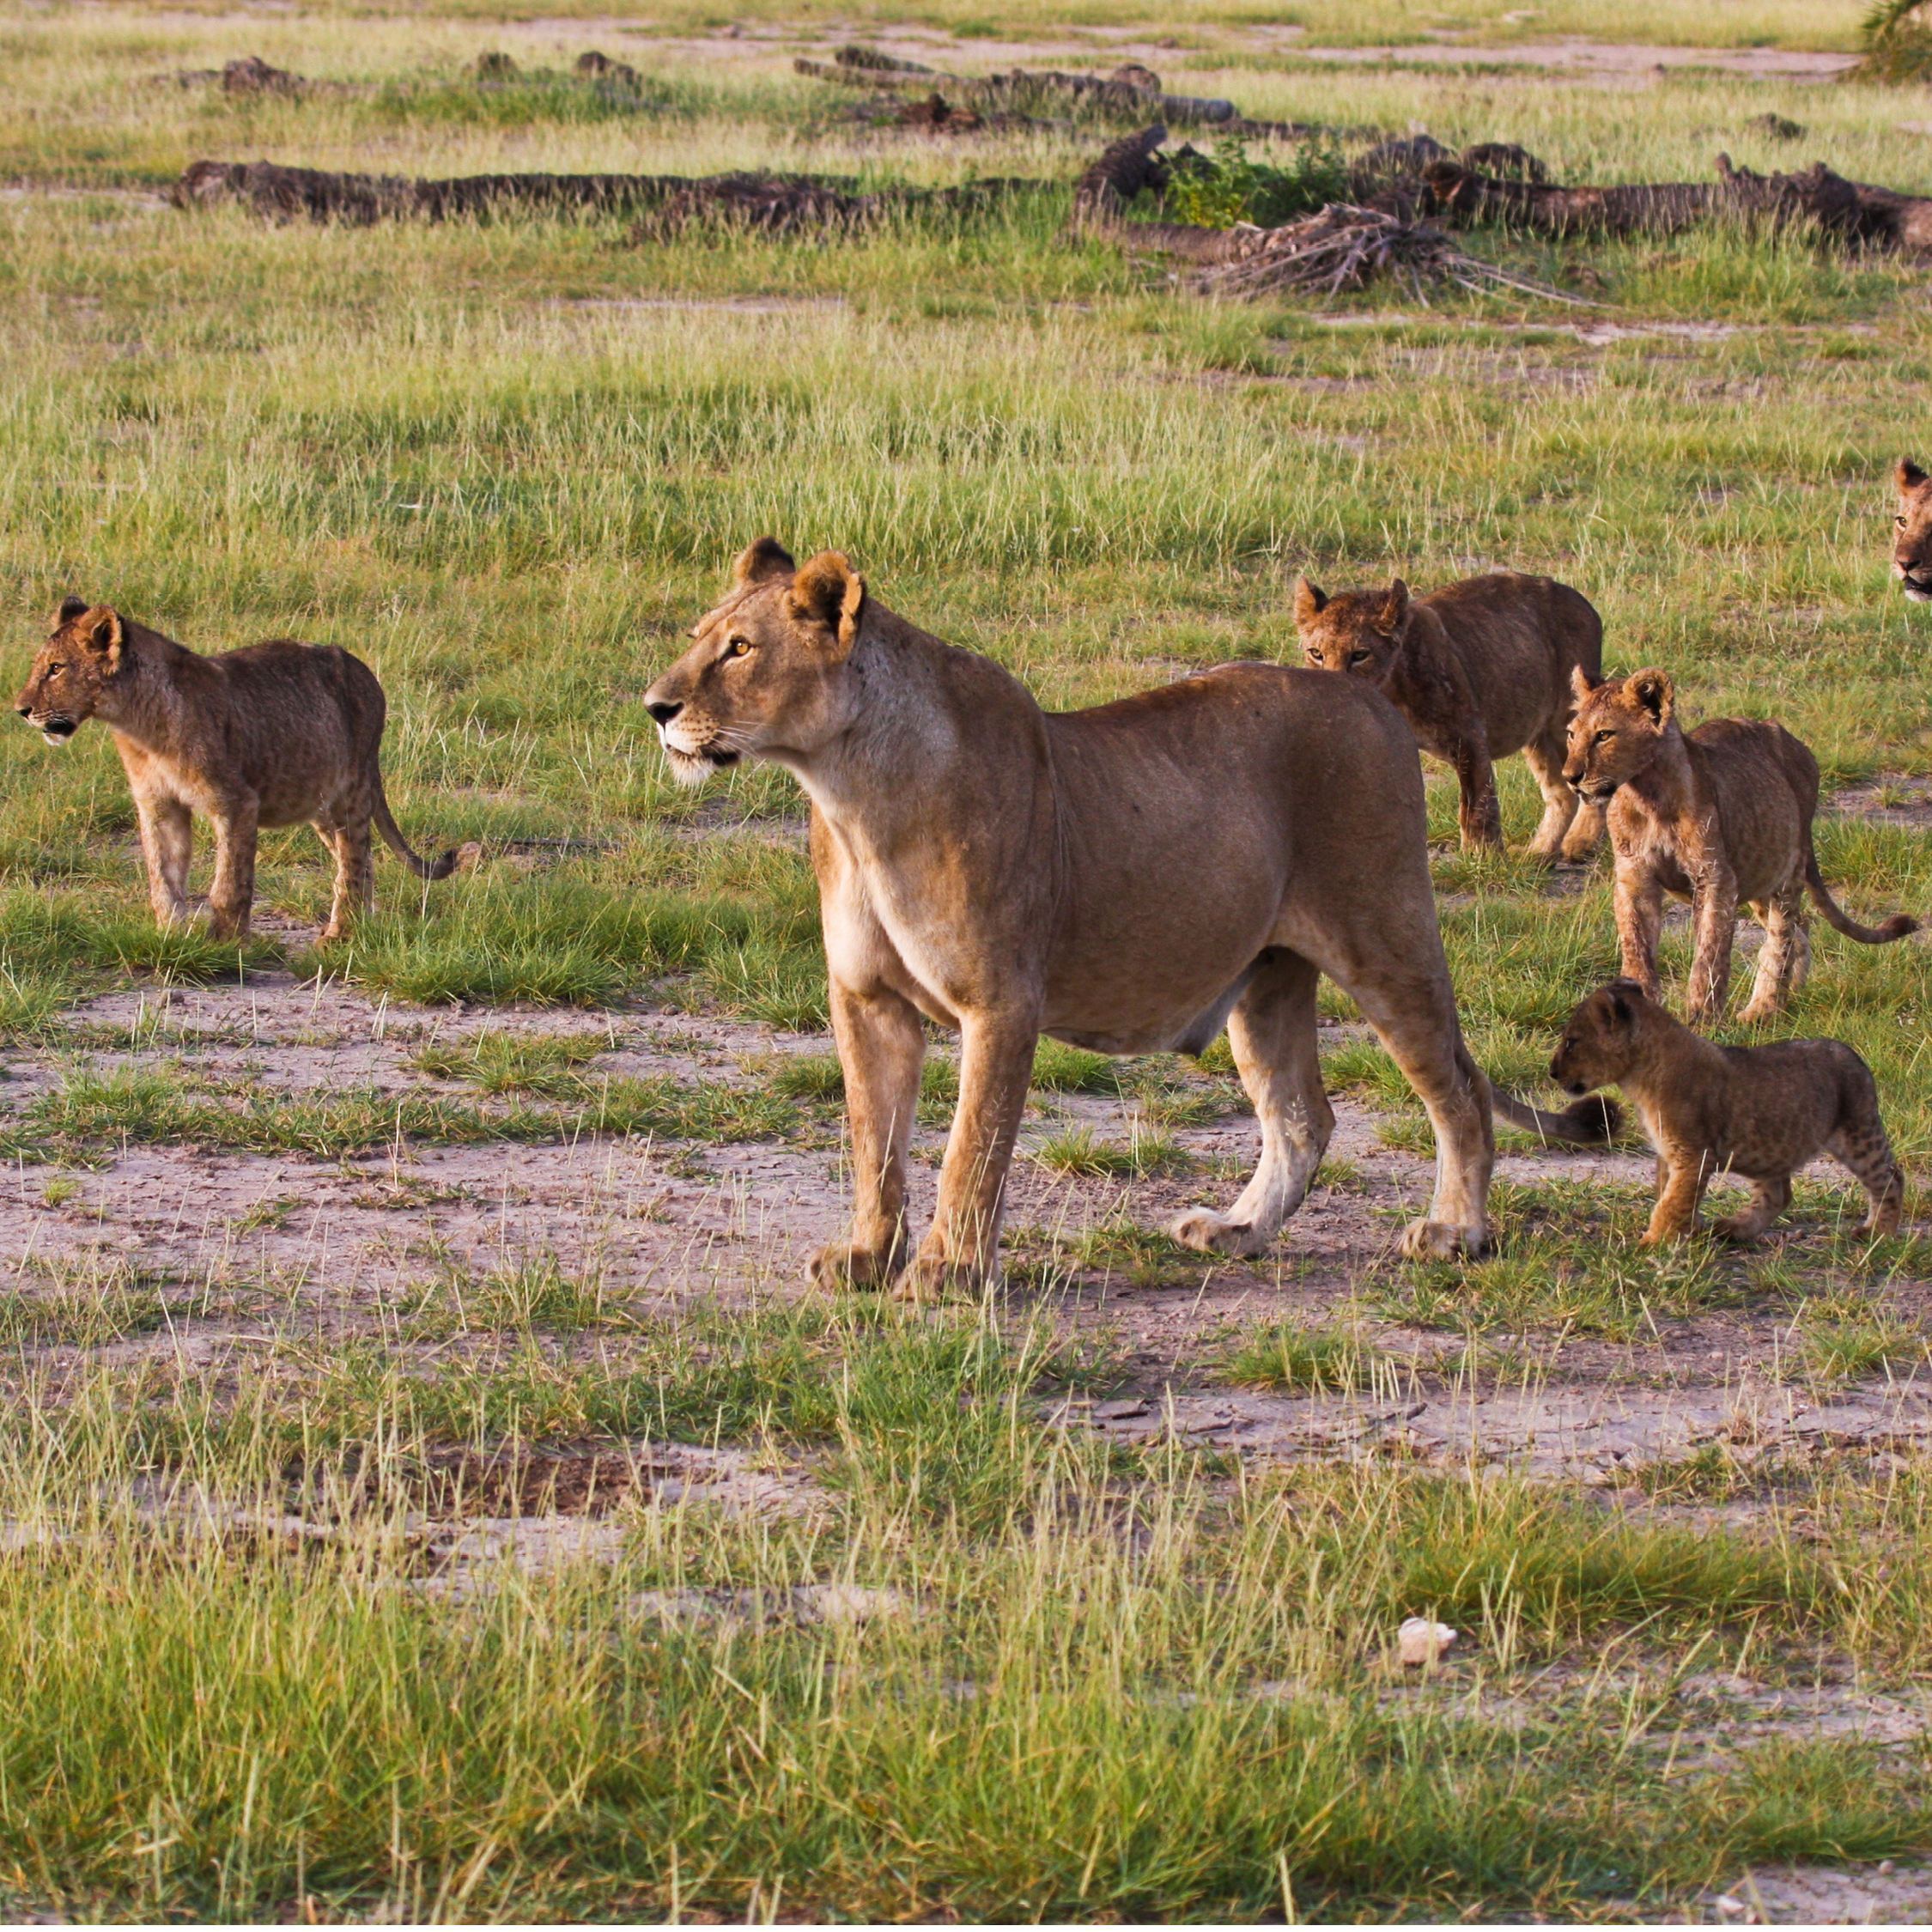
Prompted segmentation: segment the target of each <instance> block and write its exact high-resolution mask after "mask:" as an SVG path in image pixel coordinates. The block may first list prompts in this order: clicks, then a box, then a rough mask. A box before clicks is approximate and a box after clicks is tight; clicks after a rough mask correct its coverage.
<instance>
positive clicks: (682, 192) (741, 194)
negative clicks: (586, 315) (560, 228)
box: [167, 161, 1051, 240]
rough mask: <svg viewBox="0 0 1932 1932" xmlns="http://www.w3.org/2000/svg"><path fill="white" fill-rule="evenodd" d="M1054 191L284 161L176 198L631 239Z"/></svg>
mask: <svg viewBox="0 0 1932 1932" xmlns="http://www.w3.org/2000/svg"><path fill="white" fill-rule="evenodd" d="M1050 185H1051V184H1050V183H1048V182H1043V181H1036V180H1030V179H992V180H985V181H969V182H967V183H965V184H963V185H961V186H959V187H955V188H880V189H873V190H871V191H864V192H861V191H860V187H859V185H858V183H857V182H856V180H854V179H853V178H851V177H849V176H842V177H841V176H830V177H825V176H813V175H807V174H751V173H733V174H711V175H702V176H698V177H695V178H694V177H692V176H689V175H680V174H466V175H458V176H454V177H452V178H450V179H443V180H410V179H406V178H404V177H403V176H400V175H392V174H336V173H326V172H325V171H323V170H321V169H319V168H311V167H282V166H281V165H280V164H279V163H277V162H275V161H194V162H192V163H191V164H190V165H189V167H187V169H186V170H185V172H184V173H183V174H182V176H181V179H179V181H178V182H176V183H175V185H173V187H172V188H170V189H169V190H168V191H167V198H168V199H169V200H170V201H172V202H173V204H174V205H175V206H176V207H177V208H207V207H213V206H216V205H218V204H222V203H240V204H241V205H243V206H244V207H246V208H248V209H249V210H252V212H253V213H255V214H257V215H259V216H262V217H263V218H264V219H265V220H269V221H276V222H289V221H296V220H300V219H302V218H304V217H306V218H307V220H309V221H312V222H346V223H349V224H350V225H352V226H355V227H366V226H368V224H369V223H371V222H379V221H401V220H406V219H411V218H416V219H422V220H426V221H431V222H441V221H447V220H448V219H450V218H451V217H452V216H465V215H468V216H479V215H486V214H492V213H495V212H498V211H511V212H515V213H519V214H536V213H558V214H584V213H589V214H611V213H629V214H636V213H641V212H647V213H648V216H649V219H648V220H647V222H641V223H640V224H639V225H638V226H637V227H635V228H633V230H632V232H631V239H632V240H653V239H656V238H657V237H659V236H660V235H663V234H671V233H674V232H679V231H682V230H683V229H685V228H689V227H690V226H691V224H692V223H694V222H705V221H711V222H720V223H722V224H725V225H734V226H738V227H742V228H754V229H759V230H762V231H765V232H768V233H780V234H783V233H791V232H795V231H799V230H802V229H807V228H819V229H829V228H855V227H859V226H861V225H864V224H865V223H867V222H877V221H880V220H883V219H884V218H886V217H888V216H892V215H896V214H901V213H908V212H911V211H914V210H926V211H933V212H938V211H950V212H954V213H963V212H970V211H974V210H979V209H981V208H984V207H985V206H987V204H990V203H992V202H993V201H995V200H998V199H999V198H1000V197H1003V196H1005V195H1010V194H1013V193H1016V192H1018V191H1022V190H1027V189H1039V188H1045V187H1048V186H1050Z"/></svg>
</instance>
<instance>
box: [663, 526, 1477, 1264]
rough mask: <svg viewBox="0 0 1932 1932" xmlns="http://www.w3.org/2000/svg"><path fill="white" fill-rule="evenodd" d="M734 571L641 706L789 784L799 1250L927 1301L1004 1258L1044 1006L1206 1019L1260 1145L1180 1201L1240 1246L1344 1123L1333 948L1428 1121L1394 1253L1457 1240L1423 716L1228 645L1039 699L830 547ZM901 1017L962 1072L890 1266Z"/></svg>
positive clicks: (1453, 1131) (722, 756)
mask: <svg viewBox="0 0 1932 1932" xmlns="http://www.w3.org/2000/svg"><path fill="white" fill-rule="evenodd" d="M734 578H735V581H734V583H733V586H732V589H731V590H730V592H728V593H727V594H726V598H725V599H724V601H723V602H722V603H721V604H720V605H718V607H717V608H716V609H715V610H714V611H711V612H710V614H709V615H708V616H707V617H704V618H702V620H701V621H700V622H699V623H698V625H697V627H696V629H695V630H694V631H693V632H692V634H691V635H693V636H694V637H695V638H696V643H695V644H693V645H692V647H691V648H690V650H688V651H687V652H686V653H684V654H683V657H681V658H680V659H678V660H677V663H676V664H674V665H672V666H671V669H670V670H669V671H665V674H664V675H663V676H662V677H659V679H658V680H657V681H656V683H653V685H652V686H651V688H650V689H649V690H647V692H646V693H645V703H646V705H647V707H648V708H649V711H650V714H651V715H652V717H653V719H654V720H656V721H657V725H658V728H659V734H660V736H661V738H662V740H663V744H664V747H665V752H666V753H667V755H668V756H669V758H670V762H671V770H672V771H673V772H674V773H675V774H676V775H677V776H678V777H679V778H681V779H683V781H686V782H687V783H691V784H696V783H697V782H699V781H702V780H703V779H704V778H706V777H707V776H708V775H710V774H711V773H713V772H714V771H717V770H720V769H722V768H724V767H726V766H728V765H731V764H733V763H735V762H737V761H738V759H740V758H747V757H750V758H762V759H767V760H769V761H770V762H774V763H775V764H779V765H782V766H783V767H784V768H785V769H787V770H788V771H790V772H791V773H793V775H795V776H796V777H797V778H798V780H799V783H800V784H802V785H803V786H804V787H805V792H806V793H807V795H808V796H809V798H810V799H811V807H812V811H811V860H812V866H813V868H814V870H815V871H816V872H817V875H818V884H819V893H820V898H821V902H822V906H823V920H824V934H825V957H826V963H827V966H828V968H829V976H830V981H831V1011H832V1026H833V1030H834V1033H835V1036H836V1038H837V1042H838V1049H839V1059H840V1061H841V1065H842V1066H843V1067H844V1070H845V1086H846V1097H847V1105H848V1111H849V1115H850V1119H851V1128H852V1142H853V1152H854V1171H855V1194H856V1200H855V1205H854V1221H853V1227H852V1232H851V1238H850V1239H849V1240H848V1241H847V1242H840V1243H838V1244H836V1245H835V1246H832V1247H829V1248H827V1249H824V1250H823V1252H822V1253H820V1254H819V1255H817V1257H816V1258H815V1259H814V1260H813V1261H812V1263H811V1278H812V1279H814V1280H815V1281H817V1282H819V1283H822V1284H831V1283H835V1282H839V1281H846V1282H849V1283H851V1284H853V1285H858V1286H867V1287H869V1286H877V1285H884V1284H887V1283H889V1282H892V1283H895V1284H896V1292H897V1293H898V1294H900V1295H902V1296H904V1297H908V1298H918V1297H920V1296H921V1295H922V1294H924V1293H926V1292H928V1291H941V1292H943V1291H946V1290H947V1289H949V1288H952V1289H957V1290H960V1291H974V1290H975V1289H976V1288H977V1287H978V1286H979V1285H981V1284H982V1283H984V1282H986V1281H987V1280H989V1279H991V1278H992V1277H993V1274H994V1273H995V1271H996V1268H997V1257H998V1250H999V1214H1000V1204H1001V1196H1002V1194H1003V1191H1004V1188H1005V1180H1006V1170H1007V1166H1008V1163H1009V1162H1010V1161H1011V1159H1012V1151H1013V1143H1014V1138H1015V1135H1016V1134H1017V1133H1018V1127H1019V1123H1020V1115H1021V1113H1022V1111H1023V1109H1024V1107H1025V1104H1026V1093H1027V1084H1028V1080H1029V1077H1030V1072H1031V1070H1032V1066H1033V1054H1034V1048H1035V1045H1036V1042H1037V1040H1038V1037H1039V1036H1040V1035H1041V1034H1042V1032H1046V1033H1050V1034H1052V1035H1053V1036H1054V1037H1055V1038H1057V1039H1060V1040H1066V1041H1069V1042H1072V1043H1073V1044H1075V1045H1077V1046H1081V1047H1085V1048H1091V1049H1094V1050H1096V1051H1098V1052H1102V1053H1110V1054H1144V1053H1160V1052H1170V1051H1175V1052H1186V1053H1199V1052H1200V1051H1201V1050H1202V1049H1204V1048H1206V1046H1207V1045H1208V1044H1209V1042H1212V1040H1213V1039H1214V1038H1215V1036H1217V1035H1218V1033H1219V1032H1220V1030H1221V1029H1222V1027H1223V1025H1224V1024H1225V1025H1226V1026H1227V1028H1228V1030H1229V1034H1230V1039H1231V1042H1232V1043H1233V1048H1234V1054H1235V1062H1236V1066H1237V1067H1238V1069H1239V1071H1240V1074H1241V1078H1242V1084H1243V1085H1244V1086H1245V1087H1246V1089H1247V1091H1248V1092H1249V1096H1250V1097H1252V1099H1253V1101H1254V1103H1255V1111H1256V1113H1257V1115H1259V1117H1260V1120H1261V1164H1260V1166H1259V1168H1258V1169H1257V1170H1256V1171H1255V1177H1254V1179H1253V1180H1252V1181H1251V1182H1249V1185H1248V1187H1247V1188H1246V1189H1245V1190H1244V1191H1243V1192H1242V1195H1241V1198H1240V1199H1239V1200H1237V1201H1236V1203H1235V1204H1234V1206H1233V1207H1232V1209H1231V1210H1230V1212H1227V1213H1225V1214H1221V1213H1216V1212H1212V1211H1211V1210H1208V1209H1205V1208H1202V1209H1197V1210H1194V1211H1193V1212H1189V1213H1188V1214H1185V1215H1183V1216H1182V1218H1180V1220H1178V1221H1177V1222H1176V1224H1175V1225H1174V1230H1173V1232H1174V1235H1175V1237H1176V1239H1177V1240H1179V1241H1182V1242H1186V1243H1187V1244H1188V1246H1190V1247H1193V1248H1198V1249H1207V1250H1210V1251H1212V1252H1215V1253H1219V1254H1224V1255H1255V1254H1258V1253H1260V1252H1261V1250H1262V1249H1265V1248H1266V1247H1267V1245H1268V1243H1269V1242H1271V1241H1273V1238H1274V1236H1275V1235H1276V1233H1277V1231H1278V1230H1279V1228H1280V1226H1281V1224H1282V1222H1283V1220H1284V1218H1285V1217H1286V1216H1287V1215H1289V1214H1290V1213H1291V1212H1293V1211H1294V1210H1295V1209H1296V1208H1297V1206H1299V1205H1300V1204H1301V1200H1302V1197H1303V1194H1305V1193H1306V1192H1307V1190H1308V1186H1309V1181H1310V1180H1311V1178H1312V1177H1313V1176H1314V1174H1315V1169H1316V1167H1317V1166H1318V1165H1319V1164H1320V1162H1321V1155H1322V1150H1323V1149H1324V1148H1325V1147H1326V1146H1327V1141H1328V1136H1329V1133H1330V1130H1331V1128H1332V1127H1333V1126H1334V1115H1333V1114H1332V1113H1331V1111H1330V1110H1329V1106H1328V1102H1327V1097H1326V1096H1325V1095H1324V1093H1323V1092H1322V1088H1321V1067H1320V1066H1319V1064H1318V1063H1317V1060H1316V1058H1315V986H1316V981H1318V979H1319V978H1320V976H1321V974H1323V973H1327V974H1329V975H1332V976H1333V977H1334V979H1335V980H1336V981H1338V982H1339V983H1340V985H1342V986H1343V987H1346V989H1347V990H1348V991H1349V993H1352V995H1353V996H1354V998H1355V999H1356V1001H1357V1003H1358V1005H1360V1007H1361V1009H1362V1011H1363V1013H1364V1016H1365V1017H1366V1018H1368V1020H1369V1022H1370V1024H1371V1025H1372V1026H1373V1027H1374V1028H1375V1030H1376V1033H1377V1034H1378V1035H1379V1036H1380V1037H1381V1039H1382V1043H1383V1044H1384V1046H1386V1047H1387V1048H1388V1052H1389V1054H1391V1055H1392V1057H1393V1058H1394V1060H1395V1062H1396V1064H1397V1065H1398V1066H1400V1068H1401V1069H1402V1072H1404V1073H1405V1074H1406V1076H1407V1078H1408V1079H1409V1081H1410V1083H1411V1084H1413V1086H1414V1087H1415V1089H1416V1091H1417V1092H1418V1093H1419V1094H1420V1096H1421V1097H1422V1099H1423V1102H1424V1104H1425V1106H1426V1107H1427V1108H1428V1109H1429V1115H1430V1118H1431V1122H1432V1123H1433V1125H1434V1127H1435V1132H1436V1142H1437V1163H1436V1191H1435V1198H1434V1200H1433V1202H1432V1203H1431V1208H1430V1212H1429V1218H1427V1219H1426V1220H1420V1221H1416V1222H1414V1223H1412V1224H1411V1225H1410V1226H1409V1228H1408V1230H1407V1231H1406V1233H1405V1235H1404V1236H1403V1237H1402V1245H1403V1249H1404V1251H1405V1252H1406V1253H1407V1254H1410V1255H1437V1256H1447V1255H1452V1254H1454V1253H1455V1252H1456V1251H1457V1250H1458V1249H1461V1250H1462V1251H1464V1252H1467V1253H1471V1254H1474V1253H1478V1252H1480V1250H1481V1249H1483V1247H1484V1245H1485V1241H1486V1238H1487V1230H1486V1224H1485V1207H1486V1202H1487V1197H1488V1189H1489V1174H1490V1167H1491V1163H1492V1157H1493V1143H1492V1137H1491V1128H1490V1109H1489V1087H1488V1084H1487V1082H1486V1081H1485V1079H1484V1078H1483V1076H1482V1074H1481V1073H1480V1072H1479V1071H1478V1069H1477V1068H1476V1066H1475V1065H1474V1064H1473V1061H1472V1060H1470V1058H1469V1055H1468V1054H1467V1052H1466V1051H1465V1050H1464V1048H1463V1044H1462V1036H1461V1030H1460V1029H1459V1028H1458V1026H1457V1024H1456V1017H1455V999H1454V996H1453V994H1452V993H1451V990H1450V987H1449V971H1448V968H1447V966H1446V965H1445V963H1444V962H1443V948H1442V940H1441V936H1440V934H1439V933H1438V932H1437V926H1436V907H1435V901H1434V899H1433V897H1432V896H1431V890H1430V884H1429V866H1428V854H1427V850H1426V848H1425V842H1424V837H1423V829H1424V818H1423V798H1422V778H1421V772H1420V769H1419V766H1418V764H1417V762H1416V756H1415V747H1414V744H1413V740H1412V739H1411V738H1410V735H1409V732H1408V729H1407V727H1406V726H1405V725H1404V724H1403V722H1402V720H1401V719H1400V717H1399V716H1398V715H1397V714H1396V712H1395V711H1394V708H1393V707H1391V706H1390V705H1389V704H1388V702H1386V701H1385V700H1384V699H1382V697H1381V696H1380V695H1379V694H1377V693H1376V692H1375V691H1374V690H1370V689H1369V688H1368V687H1366V686H1364V685H1362V684H1358V683H1355V682H1353V681H1352V680H1350V679H1346V678H1340V677H1317V676H1315V675H1314V674H1313V673H1311V672H1309V671H1302V670H1284V669H1282V668H1280V667H1279V666H1278V665H1256V664H1243V665H1222V666H1221V667H1220V668H1218V670H1214V671H1206V672H1204V673H1203V674H1201V675H1200V676H1199V677H1190V678H1188V679H1187V680H1185V681H1184V682H1182V683H1177V684H1170V685H1167V686H1164V687H1163V688H1162V689H1160V690H1153V691H1148V692H1145V693H1144V694H1143V695H1142V696H1139V697H1133V698H1127V699H1125V700H1123V701H1122V702H1120V703H1117V704H1109V705H1103V706H1101V707H1100V708H1097V709H1096V710H1091V711H1077V712H1072V713H1067V714H1060V715H1056V716H1049V715H1048V714H1044V713H1042V711H1041V709H1040V708H1039V706H1038V705H1037V704H1036V702H1034V700H1033V697H1032V695H1031V694H1030V692H1029V691H1028V690H1026V688H1025V686H1024V685H1023V684H1022V683H1020V682H1019V681H1018V678H1016V677H1012V676H1011V675H1010V674H1009V673H1007V672H1006V671H1003V670H1002V669H1001V668H1000V667H999V665H996V664H994V663H993V662H992V661H991V660H990V659H987V658H982V657H978V656H975V654H973V653H971V652H968V651H962V650H957V649H954V648H953V647H951V646H949V645H945V644H943V643H941V642H940V641H939V640H938V639H937V638H935V637H930V636H928V635H927V634H926V633H925V632H923V631H921V630H918V629H915V628H914V626H913V625H911V624H910V623H907V622H906V621H905V620H904V619H903V618H902V617H897V616H896V615H895V614H894V613H893V612H892V611H889V610H887V609H886V608H885V606H884V605H882V604H880V603H879V602H878V599H877V598H874V597H873V596H872V595H871V594H870V593H869V592H868V591H867V589H866V583H865V580H863V579H862V578H861V577H860V575H859V574H858V573H857V572H856V571H855V570H854V568H852V566H851V565H850V564H849V563H848V562H847V561H846V559H845V558H844V557H843V556H839V555H837V554H836V553H835V552H832V551H826V552H823V553H821V554H820V555H819V556H815V557H813V558H812V559H811V562H809V563H807V564H806V565H805V567H804V568H802V569H801V568H799V566H798V565H797V564H795V563H794V562H793V561H792V559H791V558H790V557H789V556H787V555H786V553H785V551H784V550H783V549H782V548H781V546H780V545H779V544H777V543H776V542H775V541H774V540H773V539H772V538H761V539H760V540H759V541H758V542H757V543H756V544H752V545H751V547H750V549H749V550H746V551H745V552H744V554H743V556H740V557H739V558H738V562H737V566H736V568H735V572H734ZM922 1015H923V1016H925V1017H926V1018H929V1019H932V1020H934V1021H937V1022H938V1023H939V1024H941V1025H944V1026H948V1027H956V1028H957V1029H958V1030H959V1033H960V1035H961V1046H962V1050H961V1065H960V1090H959V1103H958V1107H957V1111H956V1112H955V1114H954V1116H953V1123H952V1133H951V1139H950V1141H949V1142H948V1144H947V1148H946V1154H945V1164H944V1166H943V1168H942V1169H941V1171H940V1176H939V1205H938V1211H937V1214H936V1217H935V1219H934V1223H933V1228H932V1230H931V1231H930V1232H929V1233H928V1235H927V1237H926V1240H925V1241H924V1242H923V1243H922V1244H921V1246H920V1249H919V1252H918V1254H917V1255H916V1256H914V1258H913V1259H912V1260H911V1261H910V1262H909V1263H908V1262H907V1261H906V1246H907V1236H906V1228H905V1212H906V1145H907V1140H908V1136H909V1135H910V1133H911V1131H912V1127H913V1121H914V1109H915V1108H916V1107H917V1104H918V1101H919V1076H920V1057H921V1055H922V1054H923V1053H924V1051H925V1041H924V1036H923V1032H922V1030H921V1025H920V1018H921V1016H922ZM902 1270H903V1272H901V1271H902Z"/></svg>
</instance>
